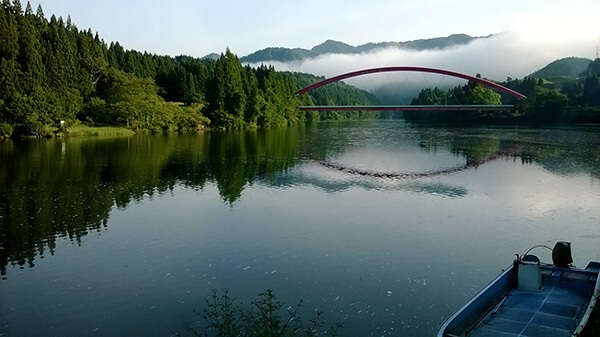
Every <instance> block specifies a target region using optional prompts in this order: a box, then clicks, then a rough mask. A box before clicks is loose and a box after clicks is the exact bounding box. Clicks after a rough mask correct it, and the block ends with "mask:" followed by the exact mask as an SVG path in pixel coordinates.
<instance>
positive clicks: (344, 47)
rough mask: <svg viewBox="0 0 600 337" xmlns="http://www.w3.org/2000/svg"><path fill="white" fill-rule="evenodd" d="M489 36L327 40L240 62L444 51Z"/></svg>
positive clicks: (265, 51) (279, 49) (262, 52)
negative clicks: (389, 51) (375, 52)
mask: <svg viewBox="0 0 600 337" xmlns="http://www.w3.org/2000/svg"><path fill="white" fill-rule="evenodd" d="M490 36H492V35H490ZM490 36H486V37H472V36H469V35H467V34H453V35H450V36H447V37H436V38H432V39H420V40H413V41H404V42H378V43H372V42H371V43H367V44H363V45H360V46H356V47H355V46H351V45H349V44H346V43H344V42H340V41H334V40H327V41H325V42H323V43H321V44H320V45H317V46H314V47H313V48H312V49H310V50H308V49H302V48H293V49H290V48H283V47H270V48H265V49H261V50H259V51H257V52H254V53H252V54H250V55H247V56H244V57H242V58H241V59H240V61H242V62H246V63H260V62H266V61H279V62H290V61H301V60H304V59H307V58H312V57H317V56H320V55H325V54H360V53H367V52H370V51H372V50H374V49H381V48H390V47H395V48H401V49H407V50H427V49H444V48H449V47H452V46H457V45H465V44H468V43H469V42H471V41H473V40H475V39H485V38H488V37H490Z"/></svg>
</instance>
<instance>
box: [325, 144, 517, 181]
mask: <svg viewBox="0 0 600 337" xmlns="http://www.w3.org/2000/svg"><path fill="white" fill-rule="evenodd" d="M520 151H521V149H520V148H519V147H515V148H511V149H508V150H504V151H498V152H496V153H495V154H493V155H491V156H489V157H487V158H485V159H482V160H478V161H474V162H467V163H465V164H463V165H459V166H456V167H450V168H441V169H437V170H431V171H420V172H377V171H371V170H364V169H359V168H353V167H349V166H345V165H341V164H337V163H333V162H330V161H325V160H315V162H316V163H318V164H319V165H322V166H325V167H327V168H330V169H333V170H338V171H340V172H344V173H347V174H351V175H359V176H366V177H374V178H387V179H416V178H430V177H435V176H441V175H447V174H454V173H459V172H463V171H467V170H471V169H476V168H478V167H479V166H481V165H483V164H485V163H487V162H490V161H494V160H497V159H500V158H510V157H515V156H517V155H518V154H519V153H520Z"/></svg>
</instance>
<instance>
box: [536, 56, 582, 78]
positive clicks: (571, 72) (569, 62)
mask: <svg viewBox="0 0 600 337" xmlns="http://www.w3.org/2000/svg"><path fill="white" fill-rule="evenodd" d="M590 62H592V60H590V59H587V58H582V57H565V58H562V59H560V60H556V61H553V62H550V63H548V65H546V66H545V67H543V68H542V69H540V70H538V71H536V72H534V73H532V74H531V75H529V76H528V77H533V78H549V77H577V76H579V74H581V72H582V71H585V70H586V69H587V67H588V66H589V64H590Z"/></svg>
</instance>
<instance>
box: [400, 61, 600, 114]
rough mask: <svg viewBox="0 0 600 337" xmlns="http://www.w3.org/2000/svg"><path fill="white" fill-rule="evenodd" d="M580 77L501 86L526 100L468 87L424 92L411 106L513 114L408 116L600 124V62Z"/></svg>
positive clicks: (529, 79) (525, 80) (527, 80)
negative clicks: (507, 107)
mask: <svg viewBox="0 0 600 337" xmlns="http://www.w3.org/2000/svg"><path fill="white" fill-rule="evenodd" d="M579 75H580V76H579V77H553V78H548V79H542V78H539V79H537V78H533V77H525V78H523V79H521V80H519V79H511V78H507V79H506V81H505V82H503V83H500V84H501V85H503V86H505V87H507V88H510V89H513V90H515V91H517V92H520V93H522V94H524V95H525V96H527V98H526V99H517V98H515V97H514V96H511V95H509V94H507V93H504V92H500V93H499V94H496V93H494V92H493V91H491V90H490V89H487V88H485V87H483V86H481V85H476V84H474V83H469V84H468V85H465V86H462V87H456V88H454V89H451V90H449V91H444V90H441V89H438V88H434V89H431V88H426V89H423V90H421V92H420V93H419V95H418V97H416V98H415V99H413V101H412V103H411V104H423V105H427V104H431V105H446V104H486V105H493V104H514V105H515V106H516V109H515V110H514V111H502V112H499V113H498V112H495V113H487V114H486V113H483V112H468V113H467V112H458V113H449V112H433V111H431V112H429V111H427V112H407V113H405V114H404V116H405V118H407V119H412V120H414V119H425V120H443V121H453V122H462V121H477V120H480V121H498V120H500V119H502V120H507V121H511V122H594V123H598V122H600V59H596V60H594V61H592V62H589V63H588V65H587V69H586V70H585V71H583V72H582V73H581V74H579Z"/></svg>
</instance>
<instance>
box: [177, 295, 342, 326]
mask: <svg viewBox="0 0 600 337" xmlns="http://www.w3.org/2000/svg"><path fill="white" fill-rule="evenodd" d="M236 300H237V298H232V297H230V296H229V290H228V289H223V290H221V292H220V293H219V290H217V289H213V291H212V295H211V297H210V298H208V299H205V302H206V306H205V307H204V308H203V309H202V311H199V312H196V314H197V315H199V316H201V317H202V318H203V319H204V321H206V324H205V326H206V327H205V328H203V329H202V328H199V327H194V326H190V325H186V329H187V330H188V331H189V332H191V333H192V334H193V335H195V336H215V337H239V336H253V337H292V336H294V337H295V336H299V337H300V336H303V337H312V336H317V335H329V336H338V333H339V330H340V329H341V328H343V326H342V325H341V324H339V323H336V324H335V325H333V326H331V327H330V328H329V330H325V329H324V328H323V325H324V322H323V321H322V320H321V315H322V312H317V315H316V317H315V318H313V319H311V320H309V321H308V322H307V324H306V325H305V324H304V323H303V322H302V318H301V317H300V315H299V309H300V307H301V306H302V301H300V302H299V303H298V304H297V305H296V306H295V307H292V306H290V307H288V308H287V309H284V308H285V303H283V302H280V301H279V300H278V299H277V296H275V293H274V292H273V290H270V289H269V290H267V291H266V292H263V293H260V294H259V295H258V298H257V299H256V300H254V301H252V302H250V306H249V307H248V308H245V309H242V303H241V302H240V303H239V304H238V303H237V302H236Z"/></svg>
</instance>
